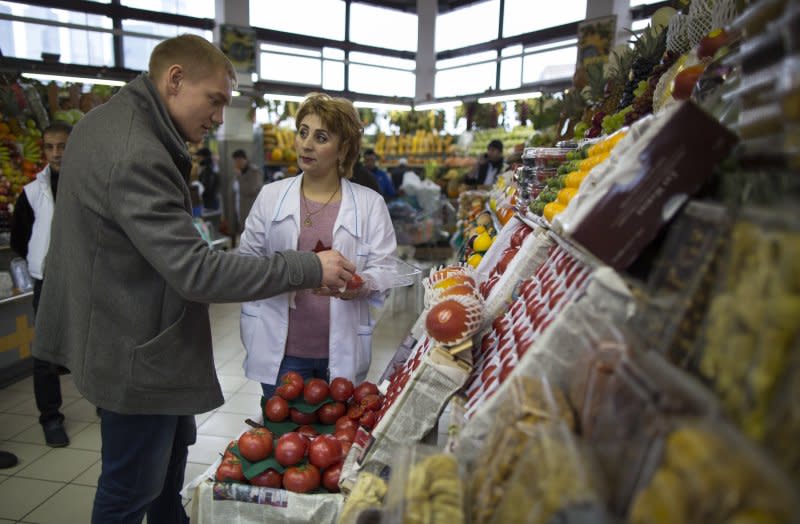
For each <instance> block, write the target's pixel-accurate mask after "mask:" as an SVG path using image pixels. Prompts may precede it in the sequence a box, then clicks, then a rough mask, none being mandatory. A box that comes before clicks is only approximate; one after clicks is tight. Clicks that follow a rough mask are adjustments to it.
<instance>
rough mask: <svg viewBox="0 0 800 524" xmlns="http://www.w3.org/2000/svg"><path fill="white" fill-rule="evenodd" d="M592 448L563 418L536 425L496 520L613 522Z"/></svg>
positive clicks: (534, 523) (536, 523) (528, 523)
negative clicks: (607, 510)
mask: <svg viewBox="0 0 800 524" xmlns="http://www.w3.org/2000/svg"><path fill="white" fill-rule="evenodd" d="M601 486H602V482H601V481H600V479H599V477H598V475H597V474H596V470H595V467H594V463H593V459H592V457H591V453H590V452H589V450H588V449H586V448H585V447H584V446H582V445H581V444H580V442H579V440H578V438H577V437H576V436H575V435H574V434H573V433H572V432H571V431H570V429H569V428H568V427H567V425H566V424H565V423H563V422H548V423H545V424H540V425H538V426H536V427H535V428H533V430H532V432H531V434H530V436H529V437H528V439H527V442H526V445H525V448H524V451H523V452H522V453H521V454H520V457H519V460H518V461H517V462H516V463H515V464H514V469H513V471H512V473H511V475H510V478H509V481H508V483H507V489H506V490H505V493H504V495H503V497H502V500H501V501H500V503H499V504H498V505H497V508H496V511H495V512H494V515H493V518H492V520H490V521H489V522H492V523H497V524H501V523H506V522H525V523H526V524H546V523H550V522H565V523H572V522H574V523H579V522H593V523H597V524H603V523H606V522H611V520H610V519H609V516H608V514H607V512H606V509H605V504H604V497H603V494H602V490H601Z"/></svg>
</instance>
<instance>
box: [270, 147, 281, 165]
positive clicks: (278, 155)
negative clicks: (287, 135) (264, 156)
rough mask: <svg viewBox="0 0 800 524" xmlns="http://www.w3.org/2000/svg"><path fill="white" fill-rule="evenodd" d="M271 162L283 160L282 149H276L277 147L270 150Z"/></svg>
mask: <svg viewBox="0 0 800 524" xmlns="http://www.w3.org/2000/svg"><path fill="white" fill-rule="evenodd" d="M270 158H271V159H272V161H273V162H280V161H281V160H283V151H281V150H280V149H278V148H277V147H276V148H275V149H273V150H272V155H271V157H270Z"/></svg>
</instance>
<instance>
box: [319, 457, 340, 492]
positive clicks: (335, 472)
mask: <svg viewBox="0 0 800 524" xmlns="http://www.w3.org/2000/svg"><path fill="white" fill-rule="evenodd" d="M341 474H342V463H341V462H338V463H336V464H334V465H332V466H329V467H328V468H326V469H325V471H323V472H322V487H324V488H325V489H327V490H328V491H330V492H331V493H339V477H340V476H341Z"/></svg>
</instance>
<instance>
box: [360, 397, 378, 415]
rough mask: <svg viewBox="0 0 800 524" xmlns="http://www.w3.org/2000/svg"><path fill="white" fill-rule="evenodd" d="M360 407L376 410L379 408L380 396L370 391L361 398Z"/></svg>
mask: <svg viewBox="0 0 800 524" xmlns="http://www.w3.org/2000/svg"><path fill="white" fill-rule="evenodd" d="M361 407H362V408H364V409H365V410H367V411H378V410H379V409H381V397H380V396H378V395H376V394H374V393H370V394H369V395H367V396H365V397H364V398H362V399H361Z"/></svg>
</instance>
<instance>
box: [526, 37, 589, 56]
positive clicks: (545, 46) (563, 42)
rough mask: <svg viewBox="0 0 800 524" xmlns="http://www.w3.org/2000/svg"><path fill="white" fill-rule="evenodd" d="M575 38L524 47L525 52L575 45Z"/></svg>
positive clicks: (576, 41) (576, 42) (576, 40)
mask: <svg viewBox="0 0 800 524" xmlns="http://www.w3.org/2000/svg"><path fill="white" fill-rule="evenodd" d="M577 44H578V39H577V38H569V39H567V40H560V41H558V42H547V43H546V44H539V45H533V46H529V47H526V48H525V52H526V53H538V52H539V51H546V50H548V49H555V48H557V47H567V46H569V45H573V46H574V45H577Z"/></svg>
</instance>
